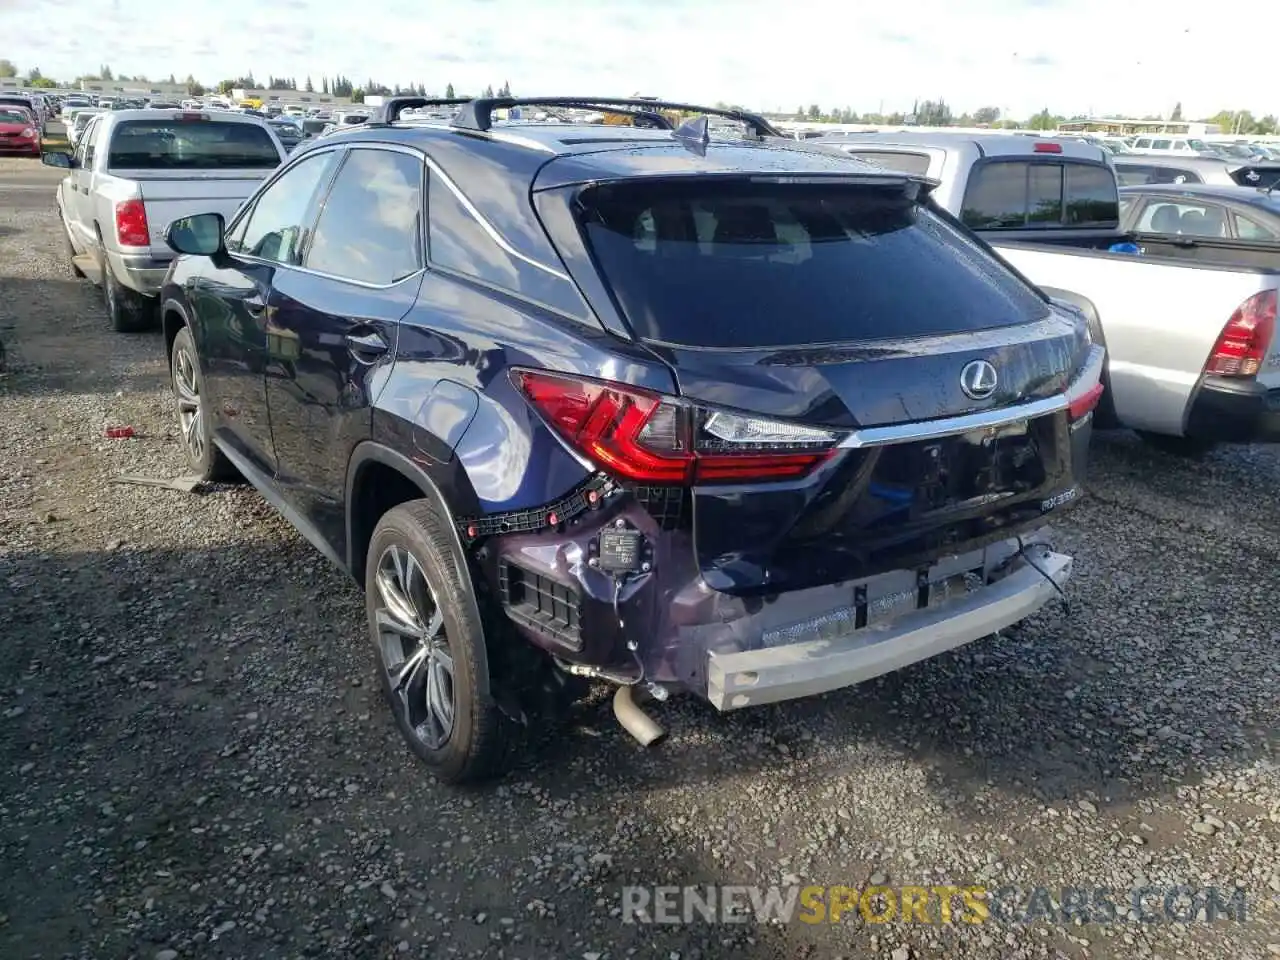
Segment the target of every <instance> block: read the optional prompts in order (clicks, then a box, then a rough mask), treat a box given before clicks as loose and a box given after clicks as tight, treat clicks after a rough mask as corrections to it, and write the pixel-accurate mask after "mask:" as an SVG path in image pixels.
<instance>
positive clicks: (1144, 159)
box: [1115, 153, 1244, 170]
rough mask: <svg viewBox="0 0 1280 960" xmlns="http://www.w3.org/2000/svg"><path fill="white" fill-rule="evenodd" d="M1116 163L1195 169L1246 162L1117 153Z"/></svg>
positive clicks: (1219, 158) (1219, 168)
mask: <svg viewBox="0 0 1280 960" xmlns="http://www.w3.org/2000/svg"><path fill="white" fill-rule="evenodd" d="M1115 163H1116V165H1117V166H1119V165H1121V164H1142V165H1143V166H1148V167H1150V166H1156V167H1183V168H1190V169H1192V170H1195V169H1196V168H1197V167H1206V168H1209V167H1212V168H1214V169H1217V170H1221V169H1222V168H1224V167H1229V168H1231V169H1235V168H1236V167H1239V166H1244V164H1242V163H1240V162H1239V161H1233V160H1228V159H1227V158H1226V157H1197V156H1194V155H1191V154H1182V155H1180V154H1159V153H1121V154H1117V156H1116V159H1115Z"/></svg>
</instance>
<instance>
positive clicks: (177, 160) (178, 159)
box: [107, 120, 280, 170]
mask: <svg viewBox="0 0 1280 960" xmlns="http://www.w3.org/2000/svg"><path fill="white" fill-rule="evenodd" d="M279 163H280V152H279V151H278V150H277V149H276V145H275V143H274V142H273V141H272V139H271V135H270V134H269V133H267V131H266V128H265V127H261V126H259V125H258V124H256V123H227V122H225V121H220V120H126V121H124V122H123V123H121V124H119V125H118V126H117V127H116V128H115V131H114V132H113V133H112V135H111V153H110V155H109V156H108V158H107V165H108V166H109V167H111V168H113V169H121V170H190V169H197V170H201V169H203V170H208V169H248V170H261V169H264V168H265V169H271V168H273V167H275V166H278V165H279Z"/></svg>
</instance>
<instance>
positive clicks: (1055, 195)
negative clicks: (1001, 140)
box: [960, 160, 1120, 230]
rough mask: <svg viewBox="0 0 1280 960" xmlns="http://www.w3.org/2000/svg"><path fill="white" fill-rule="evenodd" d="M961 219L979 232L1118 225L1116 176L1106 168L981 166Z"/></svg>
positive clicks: (997, 162)
mask: <svg viewBox="0 0 1280 960" xmlns="http://www.w3.org/2000/svg"><path fill="white" fill-rule="evenodd" d="M960 218H961V219H962V220H963V221H964V223H965V224H966V225H967V226H969V227H972V228H974V229H975V230H1017V229H1021V228H1032V229H1037V228H1038V229H1045V228H1055V227H1059V228H1060V227H1115V226H1116V225H1118V224H1119V222H1120V204H1119V196H1118V194H1117V192H1116V178H1115V175H1114V174H1112V172H1111V169H1110V168H1109V167H1107V166H1103V165H1101V164H1090V163H1073V162H1070V161H1066V162H1054V161H1042V160H1037V161H1028V160H988V161H984V162H980V163H978V164H977V165H975V166H974V168H973V172H972V173H970V175H969V183H968V186H967V188H966V190H965V197H964V203H963V204H962V205H961V214H960Z"/></svg>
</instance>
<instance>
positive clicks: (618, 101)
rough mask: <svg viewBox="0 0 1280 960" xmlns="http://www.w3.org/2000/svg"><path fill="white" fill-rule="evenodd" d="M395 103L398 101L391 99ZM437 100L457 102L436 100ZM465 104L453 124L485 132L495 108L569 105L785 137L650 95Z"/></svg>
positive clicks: (764, 125) (659, 123) (749, 121)
mask: <svg viewBox="0 0 1280 960" xmlns="http://www.w3.org/2000/svg"><path fill="white" fill-rule="evenodd" d="M390 102H391V103H394V102H395V101H390ZM434 102H437V103H443V102H454V101H434ZM457 102H460V103H463V104H465V106H463V108H462V109H461V110H460V111H459V112H458V116H457V117H456V118H455V119H454V121H453V126H455V127H457V128H458V129H461V130H475V131H479V132H483V131H485V130H488V129H490V128H491V127H492V126H493V111H495V110H507V109H510V108H511V107H521V106H541V107H568V108H576V109H579V110H602V111H604V112H611V113H625V114H628V115H630V116H631V117H633V118H637V119H643V120H644V121H645V125H646V126H653V127H657V128H658V129H660V130H674V129H675V125H674V124H673V123H672V122H671V120H670V119H669V118H668V117H666V116H664V115H663V113H662V111H663V110H673V111H678V112H680V113H700V114H703V115H704V116H710V117H723V118H724V119H726V120H733V121H736V122H737V123H741V124H743V125H744V126H746V127H747V128H748V129H749V130H750V131H751V133H752V135H753V136H756V137H759V138H760V139H764V138H765V137H779V138H784V139H785V135H784V134H782V133H780V132H779V131H778V129H777V128H776V127H774V126H773V124H771V123H769V121H768V120H766V119H765V118H764V117H762V116H760V115H759V114H755V113H749V112H747V111H745V110H733V109H729V108H721V107H703V106H698V105H697V104H692V103H676V102H675V101H671V100H658V99H651V98H649V97H616V98H615V97H478V98H476V99H474V100H463V101H457Z"/></svg>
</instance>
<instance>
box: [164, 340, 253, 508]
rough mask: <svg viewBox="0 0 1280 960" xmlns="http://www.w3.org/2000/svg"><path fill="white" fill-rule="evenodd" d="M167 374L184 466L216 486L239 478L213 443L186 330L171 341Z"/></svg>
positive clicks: (197, 366) (197, 365)
mask: <svg viewBox="0 0 1280 960" xmlns="http://www.w3.org/2000/svg"><path fill="white" fill-rule="evenodd" d="M169 371H170V376H171V377H172V379H173V398H174V401H175V403H176V404H177V408H178V428H179V430H180V431H181V438H180V439H181V442H182V452H183V454H184V455H185V456H186V458H187V466H188V467H189V468H190V469H191V472H192V473H193V474H195V476H196V477H198V478H199V479H201V480H205V481H209V482H214V483H216V482H219V481H221V482H228V481H234V480H237V479H239V476H240V475H239V474H238V473H237V472H236V469H235V467H233V466H232V465H231V461H229V460H228V459H227V458H226V456H225V455H224V454H223V452H222V451H221V450H219V449H218V448H217V447H216V446H215V445H214V443H213V430H212V428H211V425H210V423H209V417H208V415H207V411H206V410H205V403H204V398H203V396H202V395H201V394H202V388H203V386H204V381H203V378H202V377H201V376H200V362H199V359H198V357H197V356H196V345H195V340H194V339H192V337H191V330H190V329H189V328H187V327H183V328H182V329H181V330H179V331H178V335H177V336H176V337H174V338H173V349H172V350H171V351H170V352H169Z"/></svg>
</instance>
